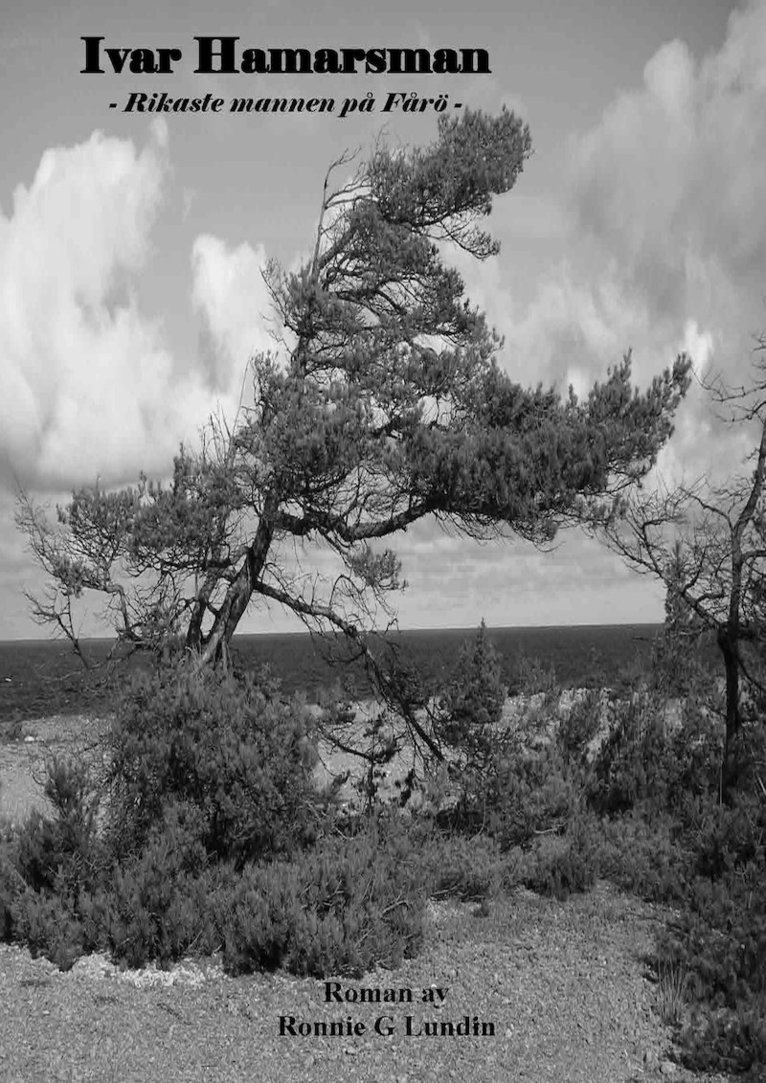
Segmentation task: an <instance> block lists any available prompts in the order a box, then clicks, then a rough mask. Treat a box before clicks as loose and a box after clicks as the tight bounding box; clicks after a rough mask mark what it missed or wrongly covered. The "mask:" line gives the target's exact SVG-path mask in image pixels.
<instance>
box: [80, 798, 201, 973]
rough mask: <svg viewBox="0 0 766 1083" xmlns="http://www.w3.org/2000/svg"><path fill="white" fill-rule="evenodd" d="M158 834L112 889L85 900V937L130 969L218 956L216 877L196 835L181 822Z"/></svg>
mask: <svg viewBox="0 0 766 1083" xmlns="http://www.w3.org/2000/svg"><path fill="white" fill-rule="evenodd" d="M169 816H170V818H171V819H172V820H173V821H175V822H170V823H168V822H166V823H165V824H164V825H163V827H162V828H161V829H156V830H155V831H153V833H152V835H151V837H150V839H149V841H148V843H147V845H146V846H145V847H144V849H143V851H142V852H141V853H140V854H139V855H137V856H134V857H132V858H130V859H129V860H127V861H126V862H124V863H123V864H121V865H118V866H116V867H115V869H114V872H113V875H112V877H111V879H110V882H109V883H108V884H104V885H103V886H102V887H101V888H100V889H99V890H97V891H96V892H94V893H93V895H90V896H86V897H85V898H83V899H82V900H81V906H80V909H81V913H82V921H83V925H84V928H85V934H86V937H87V938H88V939H89V940H91V941H93V942H95V943H97V944H98V945H99V946H101V947H104V948H106V949H108V950H109V951H110V952H111V954H112V958H113V959H115V960H119V961H121V962H125V963H126V964H127V965H128V966H131V967H140V966H145V965H146V963H147V962H149V961H150V960H156V961H157V962H158V963H159V964H160V965H161V966H165V965H168V964H169V963H171V962H173V961H174V960H176V959H180V958H182V956H184V955H185V954H187V953H188V952H190V951H191V950H192V949H194V950H196V951H198V952H199V953H201V954H204V953H209V952H212V951H214V950H215V948H216V947H217V946H218V944H219V937H218V933H217V930H216V928H215V924H214V916H213V912H212V910H211V905H210V899H209V897H210V892H211V884H212V877H211V876H210V875H209V874H208V873H207V871H206V868H205V855H204V852H202V851H201V848H200V845H199V842H198V840H197V838H196V832H194V831H193V830H192V831H185V830H184V825H183V824H182V823H179V822H178V820H177V819H176V814H175V812H171V813H170V814H169Z"/></svg>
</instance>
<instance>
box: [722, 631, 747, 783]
mask: <svg viewBox="0 0 766 1083" xmlns="http://www.w3.org/2000/svg"><path fill="white" fill-rule="evenodd" d="M718 646H719V647H720V649H721V653H722V654H723V664H724V671H725V673H726V736H725V739H724V749H723V765H722V772H723V773H722V781H721V791H722V795H723V797H724V798H726V796H727V795H728V794H729V793H731V791H732V789H733V788H734V786H735V785H736V781H737V773H738V764H737V759H738V757H737V752H738V748H737V745H738V737H739V731H740V728H741V725H742V718H741V715H740V712H739V650H738V643H737V638H736V635H734V634H732V631H731V629H730V627H729V625H728V624H724V625H722V626H720V627H719V628H718Z"/></svg>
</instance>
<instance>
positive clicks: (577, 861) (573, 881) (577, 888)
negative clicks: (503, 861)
mask: <svg viewBox="0 0 766 1083" xmlns="http://www.w3.org/2000/svg"><path fill="white" fill-rule="evenodd" d="M598 852H599V851H598V843H597V839H596V835H595V833H594V824H593V821H592V820H591V819H590V818H587V817H579V816H578V817H575V818H574V819H573V820H572V821H571V823H570V824H569V825H568V828H567V831H566V833H565V834H562V835H543V836H541V837H539V838H538V839H536V840H535V843H534V845H533V846H532V847H531V848H530V849H529V850H528V851H527V852H526V853H524V855H523V858H522V862H521V868H520V870H519V874H520V879H521V881H522V883H524V884H525V885H526V886H527V887H528V888H530V889H531V890H532V891H536V892H538V893H539V894H540V895H552V896H554V898H557V899H566V898H568V897H569V895H571V894H573V893H578V892H582V891H587V890H588V889H589V888H591V887H593V885H594V883H595V882H596V878H597V877H598V874H599V860H598Z"/></svg>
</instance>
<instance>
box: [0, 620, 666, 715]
mask: <svg viewBox="0 0 766 1083" xmlns="http://www.w3.org/2000/svg"><path fill="white" fill-rule="evenodd" d="M661 629H662V626H661V625H658V624H611V625H566V626H560V627H533V628H515V627H514V628H489V629H488V633H489V637H490V639H491V641H492V643H493V645H494V647H495V650H496V652H497V655H498V658H499V663H500V666H501V670H502V675H503V679H504V681H505V683H506V684H507V686H508V688H509V691H511V692H513V691H514V690H516V689H517V688H519V687H522V686H528V685H529V683H530V681H532V682H535V681H539V682H540V683H542V684H543V685H544V684H546V683H547V682H548V681H553V680H555V681H556V682H557V683H558V684H559V685H561V686H562V687H580V688H581V687H604V686H609V687H619V686H623V685H627V684H630V683H631V680H632V679H634V678H635V677H636V676H637V675H638V674H639V673H640V672H642V671H643V670H644V669H645V667H646V666H647V664H648V662H649V659H650V657H651V652H652V648H653V644H654V642H655V640H656V637H657V636H658V634H659V633H660V631H661ZM476 633H477V630H476V629H470V628H468V629H466V628H445V629H432V630H418V631H406V630H404V631H397V632H393V633H387V635H386V637H385V646H386V650H387V651H389V652H390V654H391V657H392V658H396V659H397V660H398V662H399V664H405V665H406V666H407V667H408V668H409V669H410V670H413V671H415V672H416V673H417V674H418V675H419V677H420V679H421V680H422V681H423V682H424V685H425V687H426V688H428V689H429V690H430V691H437V690H438V689H439V688H444V687H446V685H447V684H448V683H449V681H450V677H451V674H452V672H453V671H454V666H455V663H456V661H457V659H458V656H459V653H460V650H461V647H462V646H463V645H464V644H467V643H470V642H471V640H472V639H473V638H474V637H475V636H476ZM111 646H112V643H111V641H109V640H105V639H101V640H96V639H94V640H85V641H83V651H84V653H85V654H86V655H90V656H91V657H92V658H93V659H94V660H96V661H98V660H103V659H104V658H105V657H106V656H107V654H108V652H109V649H110V647H111ZM232 658H233V664H234V666H235V667H236V668H237V669H239V670H241V671H242V670H247V671H257V672H268V674H269V675H270V677H271V678H272V679H274V680H276V681H277V682H278V683H279V686H280V688H281V690H282V692H283V693H284V694H285V695H291V694H292V693H295V692H300V693H302V694H303V695H305V697H306V698H307V700H308V701H309V702H314V701H316V700H317V699H320V698H321V696H322V695H323V694H324V693H325V692H327V691H335V692H340V693H341V694H343V695H348V696H349V698H360V697H363V696H364V694H365V692H366V691H368V690H369V685H368V684H367V682H366V677H365V674H364V671H363V669H362V668H361V667H360V666H359V664H358V663H357V664H354V663H353V662H350V661H349V660H348V657H347V656H344V651H343V643H342V641H340V640H337V639H332V638H330V639H324V638H322V637H319V636H312V635H309V634H308V633H281V634H263V635H241V636H235V637H234V639H233V642H232ZM150 664H151V663H150V661H149V659H148V658H147V657H145V656H140V655H136V656H134V657H133V658H132V659H131V660H130V661H129V663H128V667H129V668H147V667H148V666H150ZM114 694H115V686H114V683H113V682H112V681H110V680H107V679H106V677H105V675H104V674H103V672H102V671H101V670H96V671H95V673H92V674H91V673H88V672H86V671H85V670H84V669H83V666H82V665H81V663H80V662H79V660H78V659H77V658H76V657H75V656H74V654H73V652H72V650H71V647H70V646H69V644H68V643H66V642H62V641H61V640H53V641H46V640H9V641H4V642H0V722H4V721H9V720H11V721H12V720H15V719H18V718H24V717H40V716H42V715H47V714H59V713H60V714H75V713H78V712H81V711H85V710H88V709H95V708H97V707H101V706H102V705H103V704H104V702H105V701H108V700H109V699H110V698H112V697H113V696H114Z"/></svg>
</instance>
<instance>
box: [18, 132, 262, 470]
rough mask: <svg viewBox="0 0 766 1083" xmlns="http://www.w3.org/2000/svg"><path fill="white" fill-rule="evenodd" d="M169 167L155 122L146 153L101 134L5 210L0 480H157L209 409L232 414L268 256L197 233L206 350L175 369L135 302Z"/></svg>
mask: <svg viewBox="0 0 766 1083" xmlns="http://www.w3.org/2000/svg"><path fill="white" fill-rule="evenodd" d="M168 174H169V160H168V152H167V147H166V132H165V129H164V126H162V125H160V124H158V125H155V126H154V128H153V129H152V132H151V136H150V139H149V141H148V143H147V145H146V146H145V147H144V148H143V149H142V150H138V149H136V147H135V145H134V144H133V143H132V142H131V141H129V140H122V139H115V138H108V137H106V136H104V135H102V134H101V133H99V132H95V133H94V134H93V135H92V136H91V137H90V138H89V139H88V140H87V141H86V142H83V143H81V144H79V145H77V146H73V147H56V148H51V149H49V150H46V151H45V153H44V154H43V156H42V158H41V161H40V164H39V166H38V169H37V172H36V174H35V176H34V178H33V180H32V182H31V184H30V185H29V186H28V187H25V186H24V185H19V186H18V187H17V189H16V190H15V192H14V194H13V202H12V207H11V209H10V212H9V213H8V214H7V215H4V214H2V213H1V212H0V360H1V361H2V372H3V394H2V396H0V478H2V480H3V482H4V483H5V484H6V485H8V484H12V479H13V478H18V479H20V480H21V481H22V482H23V483H24V484H27V485H33V486H37V487H43V488H48V489H51V490H52V489H56V488H68V487H71V486H73V485H76V484H80V483H83V482H90V481H93V480H95V478H96V476H100V478H101V480H102V482H103V483H104V484H110V483H119V482H123V481H125V480H129V479H132V478H134V477H135V475H136V474H137V472H138V470H139V469H145V470H147V471H149V472H164V471H166V470H167V468H168V465H169V462H170V460H171V458H172V455H173V452H174V451H175V449H176V448H177V445H178V442H179V440H181V439H183V438H184V437H188V436H189V434H190V430H191V432H194V431H196V428H197V426H198V425H199V424H200V423H202V422H203V421H204V419H205V417H206V416H207V415H208V414H209V413H210V412H211V411H212V410H214V409H216V408H217V407H221V408H222V409H223V410H224V412H225V413H227V414H229V415H230V414H231V413H232V412H233V410H234V409H236V405H237V402H238V398H239V392H240V385H241V381H242V375H243V371H244V367H245V364H246V362H247V358H248V356H249V354H250V353H251V352H252V350H253V349H255V348H263V346H264V345H265V344H266V342H267V334H266V330H265V327H264V325H263V322H262V319H261V316H260V314H261V312H262V311H264V310H265V309H266V308H267V303H266V296H265V290H264V287H263V283H262V281H261V278H260V265H261V263H262V261H263V258H264V253H263V251H262V250H260V249H258V250H254V249H252V248H250V247H249V246H247V245H242V246H240V247H239V248H236V249H234V250H233V251H229V250H228V249H227V248H226V247H225V246H224V245H223V243H222V242H220V241H218V240H216V239H215V238H213V237H210V236H206V237H201V238H199V239H198V241H197V242H196V244H195V245H194V249H193V253H192V274H193V279H192V280H191V290H192V300H193V303H194V305H196V307H197V308H198V309H199V311H200V312H201V314H202V317H203V320H204V323H205V326H206V327H207V328H208V332H209V333H208V336H207V342H206V346H207V348H206V349H205V350H204V351H203V354H202V356H200V357H196V358H193V359H192V361H191V363H190V364H187V365H186V366H185V367H184V366H181V365H180V364H179V362H178V359H177V358H175V357H174V356H173V352H172V350H171V349H170V348H169V347H168V346H167V345H166V342H165V334H164V330H163V325H162V323H161V321H160V320H159V319H158V318H157V317H156V316H154V315H153V314H150V313H147V312H146V311H143V310H142V308H141V306H140V304H139V301H138V292H139V291H138V287H139V285H140V276H141V275H143V274H144V272H145V271H147V270H148V271H149V273H151V272H152V258H153V256H154V252H153V249H152V229H153V227H154V225H155V222H156V219H157V217H158V214H159V213H160V210H161V206H162V200H163V192H164V189H165V188H166V186H167V178H168ZM190 307H191V306H190Z"/></svg>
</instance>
